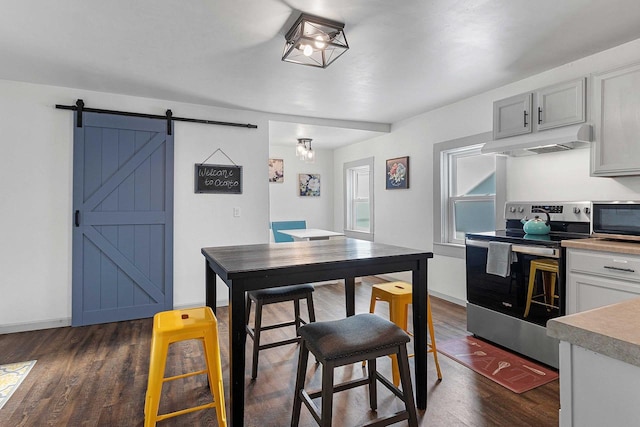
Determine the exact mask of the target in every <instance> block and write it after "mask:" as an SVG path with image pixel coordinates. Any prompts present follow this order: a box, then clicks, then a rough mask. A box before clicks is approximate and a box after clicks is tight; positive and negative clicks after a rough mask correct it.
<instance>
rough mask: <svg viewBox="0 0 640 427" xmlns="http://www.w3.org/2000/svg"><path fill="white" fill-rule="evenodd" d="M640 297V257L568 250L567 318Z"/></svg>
mask: <svg viewBox="0 0 640 427" xmlns="http://www.w3.org/2000/svg"><path fill="white" fill-rule="evenodd" d="M638 297H640V255H630V254H620V253H613V252H598V251H589V250H582V249H571V248H568V249H567V297H566V302H567V307H566V311H567V314H573V313H579V312H581V311H586V310H591V309H592V308H597V307H602V306H605V305H609V304H615V303H617V302H622V301H626V300H629V299H632V298H638Z"/></svg>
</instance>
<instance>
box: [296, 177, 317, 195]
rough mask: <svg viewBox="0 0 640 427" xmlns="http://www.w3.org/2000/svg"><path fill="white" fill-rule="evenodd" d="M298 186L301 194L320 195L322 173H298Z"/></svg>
mask: <svg viewBox="0 0 640 427" xmlns="http://www.w3.org/2000/svg"><path fill="white" fill-rule="evenodd" d="M298 187H299V194H300V196H311V197H319V196H320V174H317V173H300V174H298Z"/></svg>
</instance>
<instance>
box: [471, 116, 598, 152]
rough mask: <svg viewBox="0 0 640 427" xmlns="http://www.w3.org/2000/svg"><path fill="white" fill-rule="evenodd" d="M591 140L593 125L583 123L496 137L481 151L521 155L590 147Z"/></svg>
mask: <svg viewBox="0 0 640 427" xmlns="http://www.w3.org/2000/svg"><path fill="white" fill-rule="evenodd" d="M591 140H592V132H591V125H589V124H584V123H582V124H579V125H572V126H563V127H558V128H554V129H547V130H542V131H539V132H533V133H528V134H526V135H518V136H512V137H510V138H502V139H496V140H494V141H490V142H487V143H486V144H484V146H483V147H482V149H481V150H480V151H481V152H482V153H483V154H491V153H493V154H503V155H506V156H513V157H519V156H529V155H533V154H542V153H552V152H555V151H566V150H571V149H574V148H586V147H589V145H590V143H591Z"/></svg>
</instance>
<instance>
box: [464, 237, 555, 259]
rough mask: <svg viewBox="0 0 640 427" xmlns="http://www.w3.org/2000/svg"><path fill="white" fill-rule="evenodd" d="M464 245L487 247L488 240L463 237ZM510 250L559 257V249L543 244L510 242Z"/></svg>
mask: <svg viewBox="0 0 640 427" xmlns="http://www.w3.org/2000/svg"><path fill="white" fill-rule="evenodd" d="M465 245H467V246H472V247H476V248H486V249H489V242H488V241H487V240H473V239H465ZM511 251H512V252H516V253H519V254H527V255H538V256H546V257H549V258H560V250H559V249H556V248H548V247H545V246H529V245H518V244H512V245H511Z"/></svg>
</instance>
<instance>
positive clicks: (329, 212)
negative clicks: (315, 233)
mask: <svg viewBox="0 0 640 427" xmlns="http://www.w3.org/2000/svg"><path fill="white" fill-rule="evenodd" d="M314 151H315V153H316V160H315V162H314V163H305V162H304V161H302V160H299V159H298V158H297V157H296V156H295V141H293V142H292V143H291V145H290V146H286V145H272V146H271V147H270V148H269V158H272V159H283V160H284V182H283V183H276V182H271V183H269V216H270V220H271V221H289V220H306V221H307V228H321V229H324V230H333V222H334V221H333V214H334V211H333V191H334V184H333V180H334V175H333V151H332V150H318V149H316V148H314ZM300 173H305V174H306V173H316V174H320V197H308V196H305V197H301V196H299V187H298V174H300ZM337 231H342V229H340V230H337Z"/></svg>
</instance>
